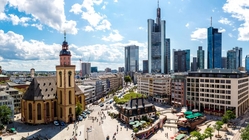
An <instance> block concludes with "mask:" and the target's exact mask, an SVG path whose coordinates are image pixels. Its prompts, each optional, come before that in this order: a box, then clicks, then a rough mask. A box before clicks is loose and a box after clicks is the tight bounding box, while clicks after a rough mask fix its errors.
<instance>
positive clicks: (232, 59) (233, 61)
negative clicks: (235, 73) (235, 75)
mask: <svg viewBox="0 0 249 140" xmlns="http://www.w3.org/2000/svg"><path fill="white" fill-rule="evenodd" d="M239 67H242V48H238V47H235V48H233V49H232V50H229V51H227V68H228V69H238V68H239Z"/></svg>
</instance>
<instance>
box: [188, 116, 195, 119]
mask: <svg viewBox="0 0 249 140" xmlns="http://www.w3.org/2000/svg"><path fill="white" fill-rule="evenodd" d="M195 117H196V116H194V115H188V116H186V118H187V119H194V118H195Z"/></svg>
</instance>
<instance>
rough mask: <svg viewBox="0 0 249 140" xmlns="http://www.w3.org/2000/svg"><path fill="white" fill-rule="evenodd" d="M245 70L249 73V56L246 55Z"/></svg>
mask: <svg viewBox="0 0 249 140" xmlns="http://www.w3.org/2000/svg"><path fill="white" fill-rule="evenodd" d="M245 68H246V71H247V72H249V55H246V58H245Z"/></svg>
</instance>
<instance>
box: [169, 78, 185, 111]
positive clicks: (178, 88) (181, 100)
mask: <svg viewBox="0 0 249 140" xmlns="http://www.w3.org/2000/svg"><path fill="white" fill-rule="evenodd" d="M187 75H188V73H174V74H172V75H171V105H172V106H175V107H182V106H186V84H185V83H186V82H185V79H186V77H187Z"/></svg>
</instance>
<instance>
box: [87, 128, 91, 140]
mask: <svg viewBox="0 0 249 140" xmlns="http://www.w3.org/2000/svg"><path fill="white" fill-rule="evenodd" d="M89 132H92V129H90V128H87V129H86V139H87V140H88V138H89V136H88V133H89Z"/></svg>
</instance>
